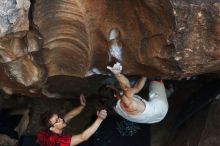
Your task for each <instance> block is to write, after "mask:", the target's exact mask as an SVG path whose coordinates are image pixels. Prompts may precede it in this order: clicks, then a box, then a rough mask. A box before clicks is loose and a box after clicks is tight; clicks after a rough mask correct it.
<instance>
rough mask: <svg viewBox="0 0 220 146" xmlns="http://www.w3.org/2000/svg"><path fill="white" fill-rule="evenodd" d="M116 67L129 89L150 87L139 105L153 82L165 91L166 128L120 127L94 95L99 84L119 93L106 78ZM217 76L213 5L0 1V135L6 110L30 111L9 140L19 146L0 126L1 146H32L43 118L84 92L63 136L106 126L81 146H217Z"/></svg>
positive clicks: (218, 33) (219, 8) (219, 41)
mask: <svg viewBox="0 0 220 146" xmlns="http://www.w3.org/2000/svg"><path fill="white" fill-rule="evenodd" d="M112 30H117V31H116V34H117V35H116V36H115V38H114V39H112V35H111V31H112ZM116 62H120V63H121V64H122V67H123V70H122V73H123V74H124V75H126V76H127V77H128V78H129V81H130V82H131V83H134V82H136V81H137V80H138V79H139V78H140V77H141V76H145V77H147V83H146V84H145V86H144V88H143V89H142V90H141V92H140V93H139V95H140V96H141V97H143V98H144V99H148V98H149V97H148V90H149V89H148V88H149V83H150V81H151V80H154V79H157V80H158V79H162V80H163V81H164V83H165V87H166V89H168V90H167V91H168V92H167V94H170V92H169V91H172V94H170V96H169V98H168V102H169V111H168V114H167V115H166V117H165V119H164V120H163V121H161V122H160V123H157V124H151V125H150V124H137V123H133V122H129V121H126V120H125V119H123V118H121V117H120V116H118V115H117V114H116V113H115V111H114V110H113V108H112V104H113V103H114V102H115V99H114V98H110V99H109V98H108V99H105V98H102V97H100V96H99V95H98V90H99V88H100V87H101V86H102V85H103V84H111V85H114V86H115V87H119V85H118V82H117V81H116V79H115V77H114V76H113V75H112V73H111V72H110V71H109V70H108V69H107V68H106V67H107V66H112V65H113V64H115V63H116ZM219 76H220V2H219V0H163V1H161V0H96V1H92V0H10V1H7V0H2V1H0V91H1V92H0V93H1V97H0V109H1V112H0V114H2V116H1V119H0V125H1V122H3V121H4V119H7V118H5V117H6V113H7V112H8V110H6V109H7V108H28V109H29V110H24V111H25V113H26V116H27V117H29V120H26V122H23V123H24V124H23V126H24V127H26V130H25V131H23V132H22V133H23V134H22V136H20V135H19V134H18V135H16V134H15V133H13V132H12V133H11V131H8V132H9V133H10V134H12V135H13V134H15V135H14V138H15V139H16V138H17V137H21V138H19V144H18V143H17V140H14V139H10V138H9V139H10V140H9V141H7V139H8V137H5V136H4V135H1V131H3V132H5V128H4V126H1V128H0V145H1V144H3V145H22V146H25V144H26V145H34V144H33V143H31V142H35V136H36V133H37V131H38V130H39V129H40V128H41V126H40V123H39V120H40V119H39V118H40V114H41V113H43V112H44V111H45V110H46V109H53V110H54V111H56V112H57V113H59V114H60V115H62V114H64V113H65V112H67V111H69V110H71V109H72V108H73V107H76V106H77V105H79V95H80V93H82V92H83V93H84V94H85V96H86V100H87V105H86V107H85V109H84V110H83V111H82V113H81V114H80V115H79V116H77V117H76V118H75V119H73V120H72V121H71V123H70V124H69V125H68V126H67V127H66V131H65V132H66V133H68V134H75V133H79V132H81V131H83V130H84V129H85V128H86V127H88V125H89V124H91V122H92V121H93V119H94V117H95V114H96V110H97V109H101V108H107V110H108V117H107V119H106V120H105V121H104V123H103V124H102V126H101V127H100V128H99V130H98V131H97V132H96V133H95V134H94V135H93V136H92V137H91V139H89V140H88V141H87V142H85V143H82V144H81V145H82V146H87V145H91V146H110V145H111V146H113V145H131V146H138V145H140V146H148V145H151V146H165V145H166V146H167V145H168V146H191V145H192V146H196V145H198V146H207V145H211V146H212V145H213V146H218V145H220V141H219V135H220V134H219V131H218V129H219V127H220V125H219V124H218V123H220V122H218V121H219V118H218V113H219V106H218V104H219V96H220V95H219V92H220V91H219V90H220V89H219V87H220V86H219V84H220V81H219ZM169 89H171V90H169ZM14 118H15V119H11V120H10V121H13V122H15V123H17V120H18V119H20V117H14ZM13 122H12V123H13ZM6 123H7V121H6ZM8 123H11V122H8ZM2 127H3V128H2Z"/></svg>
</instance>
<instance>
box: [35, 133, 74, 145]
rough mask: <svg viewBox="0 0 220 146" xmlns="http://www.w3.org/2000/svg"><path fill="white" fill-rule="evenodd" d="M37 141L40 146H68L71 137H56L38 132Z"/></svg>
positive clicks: (52, 134) (56, 135)
mask: <svg viewBox="0 0 220 146" xmlns="http://www.w3.org/2000/svg"><path fill="white" fill-rule="evenodd" d="M37 141H38V143H39V144H40V146H70V142H71V136H69V135H64V134H61V135H58V134H55V133H52V132H49V131H39V132H38V133H37Z"/></svg>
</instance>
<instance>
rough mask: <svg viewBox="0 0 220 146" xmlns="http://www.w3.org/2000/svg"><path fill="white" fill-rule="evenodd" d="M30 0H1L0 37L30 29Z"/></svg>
mask: <svg viewBox="0 0 220 146" xmlns="http://www.w3.org/2000/svg"><path fill="white" fill-rule="evenodd" d="M29 8H30V1H29V0H10V1H8V0H1V1H0V37H3V36H5V35H9V34H12V33H16V32H21V31H28V30H29V20H28V12H29Z"/></svg>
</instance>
